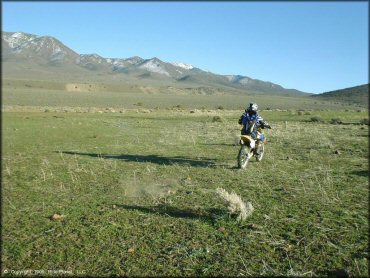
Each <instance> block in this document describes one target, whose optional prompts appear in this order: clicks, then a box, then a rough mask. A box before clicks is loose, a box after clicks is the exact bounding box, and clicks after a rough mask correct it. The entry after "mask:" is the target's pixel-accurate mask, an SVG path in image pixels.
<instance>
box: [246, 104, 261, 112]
mask: <svg viewBox="0 0 370 278" xmlns="http://www.w3.org/2000/svg"><path fill="white" fill-rule="evenodd" d="M245 110H246V111H247V112H252V113H253V114H255V113H257V111H258V105H257V103H253V102H251V103H249V105H248V106H247V109H245Z"/></svg>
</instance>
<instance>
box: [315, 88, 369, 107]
mask: <svg viewBox="0 0 370 278" xmlns="http://www.w3.org/2000/svg"><path fill="white" fill-rule="evenodd" d="M311 97H313V98H317V99H323V100H329V101H333V102H343V103H346V104H357V105H361V106H366V107H368V106H369V84H365V85H360V86H355V87H350V88H346V89H341V90H336V91H331V92H325V93H322V94H318V95H312V96H311Z"/></svg>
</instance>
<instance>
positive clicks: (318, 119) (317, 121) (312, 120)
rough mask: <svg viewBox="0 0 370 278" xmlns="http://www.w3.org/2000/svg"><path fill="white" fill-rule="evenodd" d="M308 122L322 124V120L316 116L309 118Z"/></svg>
mask: <svg viewBox="0 0 370 278" xmlns="http://www.w3.org/2000/svg"><path fill="white" fill-rule="evenodd" d="M309 122H313V123H319V122H323V119H322V118H320V117H318V116H313V117H311V118H310V120H309Z"/></svg>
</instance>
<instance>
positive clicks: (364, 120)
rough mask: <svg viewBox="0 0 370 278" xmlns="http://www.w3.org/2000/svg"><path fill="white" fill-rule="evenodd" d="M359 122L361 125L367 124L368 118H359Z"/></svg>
mask: <svg viewBox="0 0 370 278" xmlns="http://www.w3.org/2000/svg"><path fill="white" fill-rule="evenodd" d="M360 124H362V125H369V119H368V118H365V119H362V120H360Z"/></svg>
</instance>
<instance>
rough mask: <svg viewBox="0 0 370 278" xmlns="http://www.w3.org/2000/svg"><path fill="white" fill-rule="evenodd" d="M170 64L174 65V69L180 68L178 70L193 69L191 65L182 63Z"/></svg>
mask: <svg viewBox="0 0 370 278" xmlns="http://www.w3.org/2000/svg"><path fill="white" fill-rule="evenodd" d="M170 64H172V65H174V66H175V67H180V68H183V69H186V70H191V69H193V68H194V67H193V66H192V65H189V64H184V63H180V62H172V63H170Z"/></svg>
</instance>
